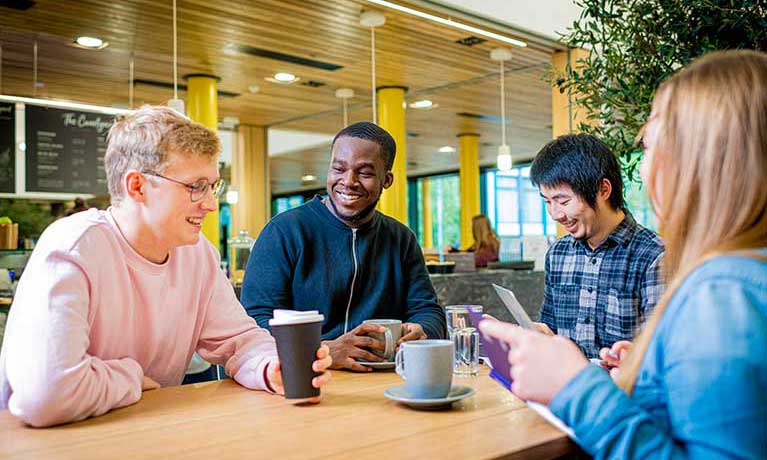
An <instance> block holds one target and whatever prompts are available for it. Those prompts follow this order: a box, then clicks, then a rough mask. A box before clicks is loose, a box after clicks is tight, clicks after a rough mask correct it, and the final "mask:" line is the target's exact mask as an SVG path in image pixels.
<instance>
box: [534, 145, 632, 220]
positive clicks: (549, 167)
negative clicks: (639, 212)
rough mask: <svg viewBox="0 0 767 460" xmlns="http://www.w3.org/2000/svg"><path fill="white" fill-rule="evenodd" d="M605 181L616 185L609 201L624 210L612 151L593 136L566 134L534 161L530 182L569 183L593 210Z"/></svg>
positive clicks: (617, 171) (618, 171) (617, 167)
mask: <svg viewBox="0 0 767 460" xmlns="http://www.w3.org/2000/svg"><path fill="white" fill-rule="evenodd" d="M602 179H607V180H609V181H610V184H611V185H612V192H611V193H610V198H609V199H608V202H609V203H610V206H611V207H612V208H613V209H616V210H617V209H623V207H624V202H623V179H622V178H621V168H620V165H618V159H617V158H616V157H615V155H614V154H613V152H612V151H611V150H610V148H609V147H608V146H607V145H606V144H605V143H604V142H602V141H601V140H599V139H598V138H597V137H596V136H593V135H591V134H566V135H564V136H559V137H558V138H556V139H554V140H553V141H551V142H549V143H548V144H546V145H545V146H544V147H543V148H542V149H541V151H540V152H538V155H536V156H535V160H533V165H532V166H531V167H530V180H531V181H532V182H533V184H535V186H536V187H540V186H541V185H545V186H556V185H562V184H567V185H569V186H570V187H571V188H572V189H573V192H575V194H576V195H578V196H579V197H580V198H582V199H583V200H584V201H586V203H587V204H588V205H589V206H591V208H592V209H594V208H596V205H597V193H598V192H599V184H600V182H601V181H602Z"/></svg>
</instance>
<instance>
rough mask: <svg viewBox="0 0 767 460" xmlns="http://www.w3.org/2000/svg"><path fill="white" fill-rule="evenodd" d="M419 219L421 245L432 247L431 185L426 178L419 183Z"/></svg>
mask: <svg viewBox="0 0 767 460" xmlns="http://www.w3.org/2000/svg"><path fill="white" fill-rule="evenodd" d="M421 186H422V188H421V211H422V215H421V219H422V221H423V247H424V249H426V248H432V247H434V239H433V237H432V234H431V232H432V228H431V225H432V224H431V185H430V182H429V179H428V178H426V179H424V180H423V182H422V183H421Z"/></svg>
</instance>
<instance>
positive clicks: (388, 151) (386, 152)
mask: <svg viewBox="0 0 767 460" xmlns="http://www.w3.org/2000/svg"><path fill="white" fill-rule="evenodd" d="M342 137H355V138H357V139H366V140H369V141H371V142H375V143H376V144H378V146H379V147H381V156H383V160H384V164H385V165H386V170H387V171H391V168H392V166H394V156H395V154H396V153H397V143H396V142H395V141H394V138H393V137H391V134H389V133H388V132H387V131H386V130H385V129H383V128H381V127H380V126H378V125H377V124H375V123H371V122H369V121H360V122H357V123H353V124H351V125H349V126H347V127H346V128H344V129H342V130H341V131H339V133H338V134H336V137H334V138H333V143H332V144H331V146H330V148H331V149H332V148H333V147H334V146H335V145H336V140H337V139H339V138H342Z"/></svg>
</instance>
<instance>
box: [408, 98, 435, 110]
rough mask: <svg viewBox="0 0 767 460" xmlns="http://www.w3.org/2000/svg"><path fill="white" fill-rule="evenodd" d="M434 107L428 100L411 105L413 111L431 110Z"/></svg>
mask: <svg viewBox="0 0 767 460" xmlns="http://www.w3.org/2000/svg"><path fill="white" fill-rule="evenodd" d="M433 105H434V103H433V102H431V101H430V100H428V99H424V100H421V101H415V102H411V103H410V108H411V109H430V108H431V107H432V106H433Z"/></svg>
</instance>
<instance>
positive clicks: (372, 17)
mask: <svg viewBox="0 0 767 460" xmlns="http://www.w3.org/2000/svg"><path fill="white" fill-rule="evenodd" d="M384 23H386V16H384V15H383V13H381V12H379V11H365V12H364V13H362V15H360V24H361V25H363V26H365V27H370V75H371V89H372V91H373V123H378V103H377V95H376V92H377V91H376V27H380V26H382V25H384Z"/></svg>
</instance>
